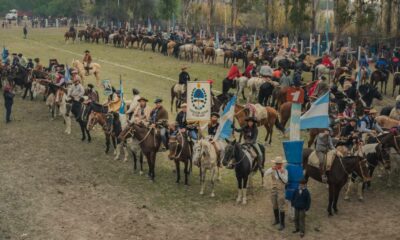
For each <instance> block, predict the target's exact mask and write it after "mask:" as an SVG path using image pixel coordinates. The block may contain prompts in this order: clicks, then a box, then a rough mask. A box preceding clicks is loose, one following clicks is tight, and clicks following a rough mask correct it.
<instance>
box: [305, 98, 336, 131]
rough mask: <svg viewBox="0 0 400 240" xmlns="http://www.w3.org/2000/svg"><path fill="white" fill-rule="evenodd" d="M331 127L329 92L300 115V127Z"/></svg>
mask: <svg viewBox="0 0 400 240" xmlns="http://www.w3.org/2000/svg"><path fill="white" fill-rule="evenodd" d="M309 128H329V92H327V93H326V94H325V95H323V96H322V97H320V98H318V99H317V100H316V101H315V102H314V103H313V104H312V105H311V107H310V109H309V110H308V111H307V112H306V113H304V114H303V115H302V116H301V117H300V129H309Z"/></svg>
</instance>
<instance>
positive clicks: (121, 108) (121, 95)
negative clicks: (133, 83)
mask: <svg viewBox="0 0 400 240" xmlns="http://www.w3.org/2000/svg"><path fill="white" fill-rule="evenodd" d="M119 90H120V97H121V107H120V108H119V114H125V102H124V89H123V87H122V80H121V79H119Z"/></svg>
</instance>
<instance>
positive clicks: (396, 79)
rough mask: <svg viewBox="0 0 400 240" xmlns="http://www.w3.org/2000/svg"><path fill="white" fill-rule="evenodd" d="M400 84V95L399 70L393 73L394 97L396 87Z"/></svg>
mask: <svg viewBox="0 0 400 240" xmlns="http://www.w3.org/2000/svg"><path fill="white" fill-rule="evenodd" d="M397 86H399V95H400V72H397V73H395V74H394V75H393V93H392V97H394V92H395V91H396V87H397Z"/></svg>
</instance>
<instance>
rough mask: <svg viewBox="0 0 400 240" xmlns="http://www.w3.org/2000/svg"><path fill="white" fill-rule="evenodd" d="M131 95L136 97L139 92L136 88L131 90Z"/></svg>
mask: <svg viewBox="0 0 400 240" xmlns="http://www.w3.org/2000/svg"><path fill="white" fill-rule="evenodd" d="M132 93H133V95H138V94H139V93H140V92H139V90H137V89H136V88H132Z"/></svg>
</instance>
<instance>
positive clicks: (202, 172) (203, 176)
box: [200, 167, 207, 195]
mask: <svg viewBox="0 0 400 240" xmlns="http://www.w3.org/2000/svg"><path fill="white" fill-rule="evenodd" d="M206 171H207V170H206V169H204V168H203V167H201V168H200V185H201V188H200V195H203V194H204V189H205V186H206V183H205V182H206Z"/></svg>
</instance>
